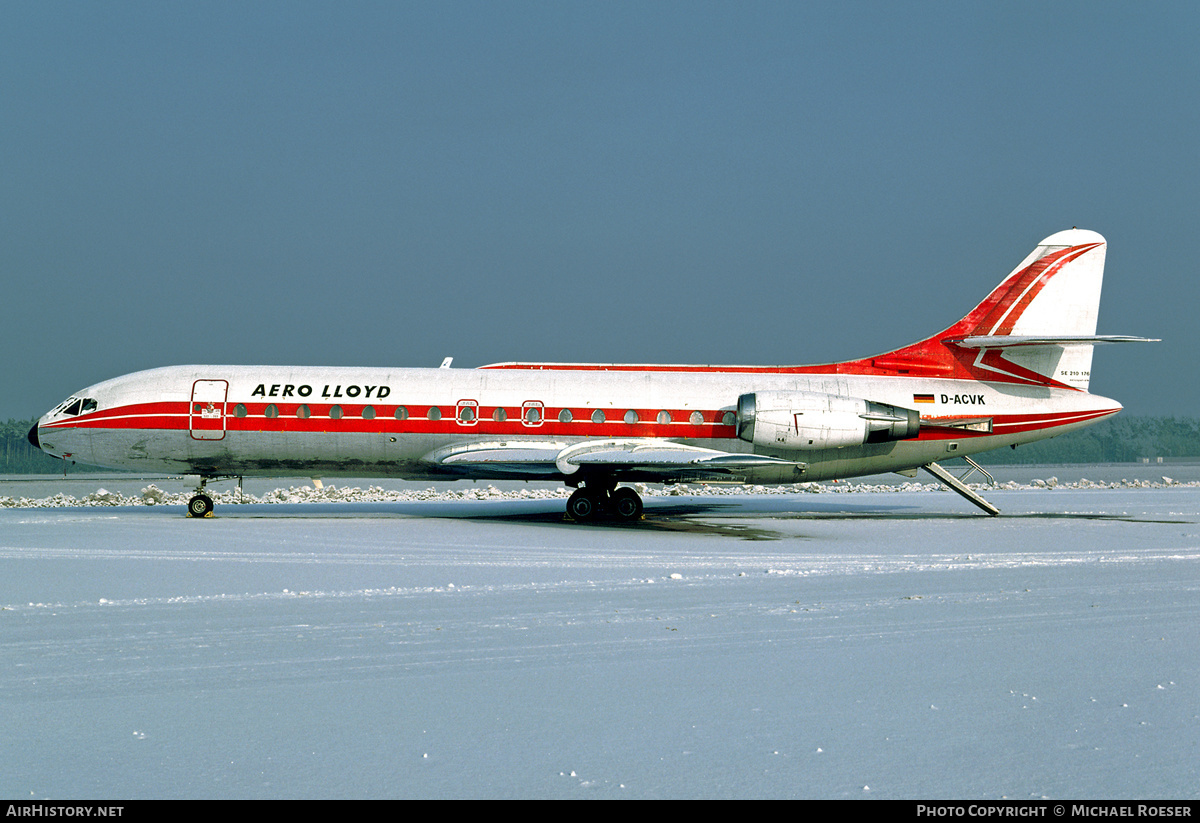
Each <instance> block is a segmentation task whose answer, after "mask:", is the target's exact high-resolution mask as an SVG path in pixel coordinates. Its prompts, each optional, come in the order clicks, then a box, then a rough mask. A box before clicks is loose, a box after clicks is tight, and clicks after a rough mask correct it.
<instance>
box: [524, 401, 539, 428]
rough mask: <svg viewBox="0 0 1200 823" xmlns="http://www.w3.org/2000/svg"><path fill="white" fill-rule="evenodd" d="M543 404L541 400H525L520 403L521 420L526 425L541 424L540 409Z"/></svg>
mask: <svg viewBox="0 0 1200 823" xmlns="http://www.w3.org/2000/svg"><path fill="white" fill-rule="evenodd" d="M543 408H545V404H544V403H542V401H541V400H526V401H525V402H524V403H522V404H521V422H522V423H524V424H525V425H526V426H540V425H542V410H543Z"/></svg>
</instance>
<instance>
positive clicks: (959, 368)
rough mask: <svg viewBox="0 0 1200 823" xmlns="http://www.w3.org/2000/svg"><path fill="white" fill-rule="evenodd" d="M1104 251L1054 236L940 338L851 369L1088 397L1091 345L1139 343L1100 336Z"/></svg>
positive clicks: (1092, 238)
mask: <svg viewBox="0 0 1200 823" xmlns="http://www.w3.org/2000/svg"><path fill="white" fill-rule="evenodd" d="M1106 250H1107V244H1106V243H1105V241H1104V238H1103V237H1101V236H1100V235H1099V234H1097V233H1096V232H1093V231H1085V230H1083V229H1070V230H1069V231H1060V232H1058V233H1057V234H1052V235H1051V236H1049V237H1047V238H1046V239H1045V240H1043V241H1042V242H1041V243H1039V244H1038V246H1037V248H1036V249H1034V250H1033V252H1032V253H1031V254H1030V255H1029V256H1028V257H1026V258H1025V259H1024V260H1023V261H1021V264H1020V265H1018V266H1017V267H1016V268H1015V269H1013V271H1012V273H1011V274H1009V275H1008V277H1006V278H1004V281H1003V282H1002V283H1001V284H1000V285H999V286H997V287H996V288H995V289H994V290H993V291H992V293H991V294H989V295H988V296H987V297H986V298H985V299H984V300H983V302H981V303H980V304H979V305H978V306H976V307H975V308H974V309H973V310H972V311H971V313H970V314H968V315H967V316H966V317H964V318H963V319H962V320H959V321H958V322H957V323H955V324H954V325H953V326H951V327H950V328H948V329H946V330H945V331H944V332H942V333H941V334H937V335H934V336H933V337H930V338H928V339H926V340H922V341H921V342H919V343H914V344H913V345H911V346H906V347H904V348H902V349H897V350H896V351H894V352H889V353H888V354H884V355H880V356H878V357H873V358H869V359H868V360H866V361H857V362H856V363H855V364H854V365H856V366H860V367H861V366H862V365H866V364H867V363H869V364H870V368H871V370H872V371H876V373H889V374H912V375H917V376H930V377H932V376H937V377H960V378H969V379H974V380H986V381H990V382H1002V383H1021V384H1026V385H1029V384H1034V385H1044V386H1057V387H1060V388H1073V389H1078V390H1080V391H1087V390H1088V382H1089V380H1090V378H1091V370H1092V346H1093V345H1094V344H1096V343H1114V342H1126V341H1136V340H1141V339H1142V338H1135V337H1123V336H1112V335H1110V336H1099V337H1098V336H1097V335H1096V318H1097V315H1098V313H1099V309H1100V286H1101V283H1102V281H1103V279H1104V256H1105V252H1106ZM845 365H847V366H849V365H851V364H845Z"/></svg>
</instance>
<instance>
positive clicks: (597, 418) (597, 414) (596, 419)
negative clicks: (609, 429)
mask: <svg viewBox="0 0 1200 823" xmlns="http://www.w3.org/2000/svg"><path fill="white" fill-rule="evenodd" d="M592 422H593V423H603V422H604V412H602V411H600V410H599V409H596V410H595V411H594V412H592Z"/></svg>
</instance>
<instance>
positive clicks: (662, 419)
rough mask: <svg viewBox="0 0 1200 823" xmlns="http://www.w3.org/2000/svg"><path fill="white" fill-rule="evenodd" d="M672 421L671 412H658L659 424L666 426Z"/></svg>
mask: <svg viewBox="0 0 1200 823" xmlns="http://www.w3.org/2000/svg"><path fill="white" fill-rule="evenodd" d="M670 422H671V415H670V413H669V412H665V411H660V412H659V413H658V425H660V426H665V425H667V424H668V423H670Z"/></svg>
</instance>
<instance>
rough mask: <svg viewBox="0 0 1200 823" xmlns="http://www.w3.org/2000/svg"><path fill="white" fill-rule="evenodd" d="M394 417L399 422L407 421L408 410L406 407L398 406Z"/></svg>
mask: <svg viewBox="0 0 1200 823" xmlns="http://www.w3.org/2000/svg"><path fill="white" fill-rule="evenodd" d="M393 417H395V418H396V419H397V420H407V419H408V409H406V408H405V407H404V406H397V407H396V413H395V414H394V415H393Z"/></svg>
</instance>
